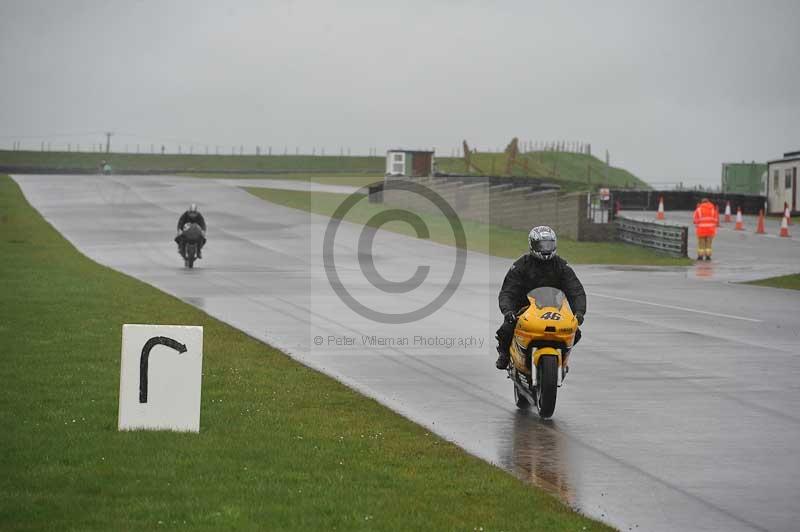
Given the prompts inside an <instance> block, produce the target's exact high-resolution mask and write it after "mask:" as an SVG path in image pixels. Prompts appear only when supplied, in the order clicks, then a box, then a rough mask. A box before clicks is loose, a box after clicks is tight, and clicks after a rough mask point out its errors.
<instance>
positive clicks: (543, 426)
mask: <svg viewBox="0 0 800 532" xmlns="http://www.w3.org/2000/svg"><path fill="white" fill-rule="evenodd" d="M512 416H513V420H511V423H512V425H513V432H512V434H511V439H510V440H509V442H508V443H510V449H508V451H507V452H502V451H501V457H502V458H501V464H502V465H503V467H504V468H506V469H507V470H510V471H512V472H513V473H514V475H516V476H517V477H518V478H520V479H522V480H524V481H525V482H530V483H532V484H534V485H536V486H539V487H540V488H543V489H545V490H547V491H549V492H551V493H552V494H553V495H555V496H557V497H559V498H560V499H561V500H562V501H564V502H566V503H567V504H569V505H570V506H573V505H574V504H575V492H574V490H573V488H572V486H573V482H572V479H571V478H570V469H569V458H568V456H567V442H566V438H565V437H564V435H563V434H562V433H561V432H560V431H559V430H558V422H557V421H555V420H552V419H548V420H543V419H541V418H540V417H539V416H538V415H537V414H536V412H535V411H534V410H530V411H517V412H514V413H513V414H512Z"/></svg>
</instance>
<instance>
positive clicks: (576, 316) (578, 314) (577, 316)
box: [575, 312, 583, 326]
mask: <svg viewBox="0 0 800 532" xmlns="http://www.w3.org/2000/svg"><path fill="white" fill-rule="evenodd" d="M575 319H576V320H578V325H579V326H580V325H583V314H581V313H580V312H578V313H577V314H575Z"/></svg>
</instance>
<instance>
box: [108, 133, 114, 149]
mask: <svg viewBox="0 0 800 532" xmlns="http://www.w3.org/2000/svg"><path fill="white" fill-rule="evenodd" d="M113 134H114V132H113V131H106V153H111V136H112V135H113Z"/></svg>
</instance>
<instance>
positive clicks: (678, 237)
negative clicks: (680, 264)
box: [615, 216, 689, 257]
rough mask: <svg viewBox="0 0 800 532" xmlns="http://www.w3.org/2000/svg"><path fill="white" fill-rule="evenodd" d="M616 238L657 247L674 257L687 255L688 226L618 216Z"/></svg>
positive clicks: (638, 244) (639, 244)
mask: <svg viewBox="0 0 800 532" xmlns="http://www.w3.org/2000/svg"><path fill="white" fill-rule="evenodd" d="M615 223H616V224H617V239H619V240H622V241H623V242H628V243H629V244H636V245H637V246H644V247H648V248H653V249H657V250H659V251H663V252H665V253H669V254H670V255H675V256H676V257H687V256H688V255H687V248H688V238H689V228H688V227H685V226H681V225H666V224H663V223H658V222H643V221H639V220H633V219H631V218H626V217H624V216H618V217H617V219H616V220H615Z"/></svg>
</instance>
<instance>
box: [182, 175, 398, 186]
mask: <svg viewBox="0 0 800 532" xmlns="http://www.w3.org/2000/svg"><path fill="white" fill-rule="evenodd" d="M178 175H186V176H188V177H199V178H205V179H282V180H287V181H310V182H312V183H320V184H322V185H345V186H353V187H365V186H367V185H371V184H372V183H375V182H376V181H380V180H381V179H383V176H382V175H378V174H362V175H345V174H341V175H340V174H336V175H330V174H327V175H326V174H305V173H302V174H214V173H209V174H192V173H183V172H181V173H180V174H178Z"/></svg>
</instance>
